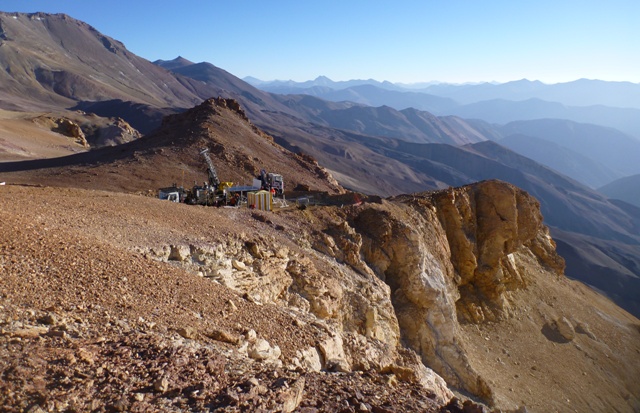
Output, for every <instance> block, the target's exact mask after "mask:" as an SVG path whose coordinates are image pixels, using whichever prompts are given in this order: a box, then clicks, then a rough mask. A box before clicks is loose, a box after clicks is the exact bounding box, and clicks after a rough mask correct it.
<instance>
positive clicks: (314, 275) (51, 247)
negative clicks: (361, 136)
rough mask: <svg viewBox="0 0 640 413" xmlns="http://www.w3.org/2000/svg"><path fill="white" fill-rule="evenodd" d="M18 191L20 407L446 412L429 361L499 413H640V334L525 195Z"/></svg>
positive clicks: (6, 245) (7, 366) (15, 345)
mask: <svg viewBox="0 0 640 413" xmlns="http://www.w3.org/2000/svg"><path fill="white" fill-rule="evenodd" d="M2 190H3V191H5V192H6V195H7V196H3V197H2V198H1V200H0V213H1V214H2V216H3V220H2V224H1V225H2V232H1V234H2V238H1V240H2V241H1V243H0V245H1V247H0V251H1V253H0V265H1V266H2V268H3V270H4V272H5V274H7V276H6V277H3V278H2V280H0V292H1V293H2V296H3V307H2V322H1V327H2V330H1V335H0V352H2V354H4V355H6V356H7V357H1V358H0V360H3V362H2V364H1V367H0V369H1V371H0V374H2V377H3V378H4V380H3V382H2V383H3V385H2V387H1V388H0V397H1V399H0V401H1V402H2V405H3V406H7V408H8V409H9V410H10V411H11V410H13V411H20V410H23V409H25V408H27V407H30V406H35V405H37V406H40V407H42V408H44V409H49V410H55V409H57V410H64V409H68V408H75V409H80V410H83V409H85V410H86V409H93V410H95V409H98V410H100V409H112V410H127V409H128V410H144V409H157V410H164V411H180V410H186V409H192V410H193V409H195V410H206V409H215V408H220V409H221V411H224V409H227V411H234V409H253V410H257V409H260V408H264V409H267V410H270V409H271V410H274V409H279V410H282V411H293V410H295V409H296V408H297V409H299V410H300V411H303V409H307V410H306V411H339V410H343V409H346V410H345V411H367V409H368V410H369V411H406V410H407V409H410V410H412V411H436V410H437V409H438V408H439V407H442V406H445V405H446V404H447V403H449V400H450V399H451V397H452V396H453V395H452V393H451V392H450V390H449V389H447V386H446V385H445V383H444V381H443V380H442V379H440V378H439V376H438V375H436V374H435V373H434V372H433V371H431V370H430V369H429V368H427V367H425V366H429V367H431V368H433V369H434V370H435V371H436V372H437V373H438V374H439V375H440V376H442V377H443V378H444V379H445V380H446V381H447V383H448V385H449V386H451V387H453V388H457V389H460V390H464V391H466V392H468V393H469V394H474V395H475V396H476V397H479V398H480V399H481V400H484V402H485V403H487V404H489V405H493V406H494V408H495V409H501V410H502V411H509V410H516V409H518V408H521V407H522V406H523V405H524V406H527V409H529V410H528V411H549V410H558V411H566V410H578V411H584V410H585V409H588V408H589V407H588V406H601V407H603V409H604V410H607V409H608V410H611V409H613V408H615V409H617V410H619V411H634V409H637V407H638V400H637V398H636V396H634V395H636V394H638V390H639V389H638V388H637V386H638V384H637V383H638V380H637V371H639V369H638V363H639V360H638V358H639V357H638V354H640V348H638V345H637V343H638V340H637V339H638V335H639V334H640V330H639V329H638V320H637V319H635V318H633V317H632V316H630V315H628V314H626V313H624V312H623V311H621V310H619V309H618V308H617V307H616V306H614V305H612V304H611V303H608V302H607V301H606V300H603V299H602V297H599V296H598V295H596V294H594V293H592V292H590V291H589V290H587V289H586V288H583V287H582V286H580V285H579V284H577V283H573V282H571V281H569V280H567V279H565V278H564V277H562V275H561V273H562V268H563V263H562V260H561V259H559V257H558V256H557V255H556V254H555V251H554V248H553V247H554V245H553V241H552V240H551V239H550V237H549V236H548V232H547V231H546V229H545V227H544V226H543V225H542V217H541V216H540V213H539V206H538V204H537V202H536V201H535V200H534V199H532V198H531V197H529V196H528V195H527V194H526V193H525V192H523V191H521V190H519V189H517V188H515V187H513V186H511V185H508V184H505V183H502V182H497V181H489V182H483V183H479V184H476V185H471V186H467V187H462V188H457V189H451V190H447V191H441V192H437V193H424V194H416V195H408V196H402V197H398V198H395V199H391V200H388V201H382V202H381V203H365V204H363V205H359V206H349V207H343V208H339V207H312V208H307V209H306V210H297V209H283V210H279V211H276V212H274V213H265V212H259V211H250V210H246V209H216V208H204V207H194V206H188V205H180V204H172V203H168V202H162V201H159V200H157V199H151V198H147V197H140V196H133V195H125V194H118V193H109V192H101V191H86V190H78V189H59V188H29V187H15V186H5V187H3V189H2ZM27 200H29V202H30V205H31V207H30V208H28V209H25V208H22V207H21V205H24V203H25V202H27ZM489 337H491V338H490V339H489ZM496 352H498V353H497V354H496ZM541 352H542V353H541ZM530 354H535V356H536V358H537V359H536V360H535V361H533V360H531V359H530ZM543 355H544V357H546V359H543V358H542V357H543ZM498 359H500V360H498ZM204 360H208V361H206V362H205V361H204ZM496 360H497V361H496ZM530 364H535V365H534V366H533V367H535V370H531V369H532V368H533V367H532V366H530ZM557 365H560V366H561V367H562V369H558V368H557ZM56 366H58V367H56ZM565 369H566V371H565ZM559 370H561V371H559ZM185 371H189V372H190V373H189V374H188V375H186V374H184V372H185ZM24 372H27V373H28V374H29V375H30V376H31V377H35V378H37V380H34V381H33V382H32V383H26V382H25V381H24V380H23V379H22V378H21V377H24V374H23V373H24ZM575 372H580V374H577V375H576V374H575ZM529 373H531V375H530V374H529ZM582 373H584V374H582ZM541 376H542V377H541ZM576 376H577V377H576ZM545 377H549V378H551V379H552V380H553V382H554V384H555V385H556V386H557V388H558V391H557V392H556V391H549V389H548V386H547V384H546V382H545ZM563 379H564V380H566V381H563ZM541 381H542V382H541ZM98 387H99V388H101V389H102V390H101V391H100V393H99V394H98V393H96V391H97V390H96V389H97V388H98ZM346 389H348V390H346ZM567 400H569V401H567ZM224 406H226V407H224ZM453 408H454V407H453V405H450V406H449V409H453ZM477 408H478V409H481V407H477ZM383 409H386V410H383ZM450 411H456V410H450Z"/></svg>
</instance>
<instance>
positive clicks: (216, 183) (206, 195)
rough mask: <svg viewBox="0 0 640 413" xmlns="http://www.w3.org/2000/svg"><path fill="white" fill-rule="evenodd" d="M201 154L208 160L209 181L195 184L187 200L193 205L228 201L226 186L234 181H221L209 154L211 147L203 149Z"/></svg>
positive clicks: (219, 203) (217, 203)
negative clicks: (200, 184)
mask: <svg viewBox="0 0 640 413" xmlns="http://www.w3.org/2000/svg"><path fill="white" fill-rule="evenodd" d="M200 155H202V156H204V159H205V161H206V162H207V174H208V175H209V182H205V183H204V185H202V186H199V185H194V187H193V189H192V190H191V192H190V193H189V195H188V196H187V200H186V202H187V203H188V204H192V205H222V204H224V203H226V195H227V194H226V188H228V187H230V186H231V185H232V183H231V182H220V178H218V172H217V171H216V168H215V166H213V161H212V160H211V157H210V156H209V149H207V148H205V149H202V150H201V151H200Z"/></svg>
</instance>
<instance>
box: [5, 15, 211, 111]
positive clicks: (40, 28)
mask: <svg viewBox="0 0 640 413" xmlns="http://www.w3.org/2000/svg"><path fill="white" fill-rule="evenodd" d="M0 45H1V47H0V60H2V62H4V63H3V64H4V67H5V70H3V71H2V72H1V73H0V85H1V86H0V104H1V105H2V106H3V107H4V108H6V109H11V110H15V109H21V110H34V108H36V107H37V108H44V109H45V110H46V109H48V108H51V107H56V108H59V107H60V106H63V107H69V106H72V105H73V103H74V102H75V101H81V100H92V101H95V100H108V99H114V98H120V99H123V100H132V101H136V102H144V103H148V104H153V105H157V106H159V107H165V106H176V107H185V106H191V105H193V104H195V103H197V102H198V101H199V100H200V99H199V97H198V96H197V94H196V93H195V92H194V91H193V90H192V87H191V86H190V85H188V83H189V82H186V83H187V84H186V85H185V84H183V83H181V82H180V80H179V79H177V78H176V77H175V76H174V75H172V74H170V73H169V72H167V71H166V70H164V69H162V68H160V67H158V66H156V65H154V64H152V63H151V62H149V61H147V60H145V59H142V58H140V57H138V56H136V55H134V54H132V53H130V52H129V51H128V50H127V49H126V48H125V47H124V45H123V44H122V43H120V42H118V41H116V40H114V39H112V38H110V37H108V36H105V35H103V34H101V33H99V32H98V31H97V30H95V29H94V28H93V27H91V26H89V25H88V24H86V23H83V22H80V21H78V20H75V19H73V18H71V17H69V16H67V15H64V14H45V13H31V14H25V13H4V12H3V13H0ZM190 89H191V90H190Z"/></svg>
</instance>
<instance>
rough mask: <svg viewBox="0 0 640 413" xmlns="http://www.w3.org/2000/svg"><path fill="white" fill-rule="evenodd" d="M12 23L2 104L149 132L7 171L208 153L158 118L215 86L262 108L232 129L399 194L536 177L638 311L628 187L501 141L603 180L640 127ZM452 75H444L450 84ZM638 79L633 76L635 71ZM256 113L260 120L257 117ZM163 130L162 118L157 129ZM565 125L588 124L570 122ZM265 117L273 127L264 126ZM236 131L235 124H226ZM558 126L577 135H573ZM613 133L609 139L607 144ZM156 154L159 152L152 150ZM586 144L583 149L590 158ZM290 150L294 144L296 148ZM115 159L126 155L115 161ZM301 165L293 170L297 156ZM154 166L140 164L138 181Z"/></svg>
mask: <svg viewBox="0 0 640 413" xmlns="http://www.w3.org/2000/svg"><path fill="white" fill-rule="evenodd" d="M0 27H2V36H1V39H0V61H2V62H6V63H5V68H4V69H5V70H4V71H2V72H0V108H3V109H6V110H22V111H49V110H56V111H60V112H64V111H65V110H77V109H78V108H82V110H84V111H92V112H94V113H96V114H98V115H100V114H101V113H105V114H106V113H109V115H108V116H119V117H121V118H123V119H125V120H127V121H129V122H130V123H131V124H132V125H138V126H136V127H140V128H141V129H142V128H144V130H145V132H147V137H146V139H145V138H143V139H145V140H143V141H140V142H138V141H134V142H132V143H131V144H129V145H128V146H127V148H129V149H127V151H124V150H123V152H122V153H120V155H118V156H120V157H125V158H126V159H125V158H121V159H120V161H119V162H116V161H115V160H113V159H109V156H106V155H105V157H103V158H100V159H99V160H98V161H97V162H98V163H99V164H100V168H96V169H95V171H94V170H93V169H91V167H90V166H88V165H85V164H86V163H87V160H86V159H87V158H85V157H82V156H77V157H74V158H73V159H72V161H73V160H74V159H75V160H77V162H75V161H73V162H71V163H70V162H67V161H68V160H66V161H65V162H67V163H66V166H65V168H66V169H65V170H64V172H61V171H60V170H59V169H57V170H55V171H54V170H53V169H51V168H42V169H34V168H36V166H34V165H36V164H34V163H31V164H28V165H27V164H16V163H12V164H2V163H0V180H7V181H8V180H10V177H11V176H12V175H11V174H14V173H18V172H17V171H18V170H25V169H31V172H29V173H30V174H32V175H30V176H32V177H34V179H37V178H41V179H44V177H45V176H46V177H47V179H48V180H49V181H48V182H53V181H55V179H57V178H56V176H57V175H56V174H58V173H61V174H62V175H61V176H64V177H65V179H68V180H69V182H72V181H73V179H71V178H70V177H71V176H77V177H78V180H79V181H80V180H87V177H89V179H88V181H91V178H90V177H91V176H92V175H91V174H92V173H99V172H98V171H103V172H104V173H105V174H110V173H114V174H115V173H117V171H118V170H119V167H118V165H125V164H126V165H129V164H135V163H136V162H138V163H141V164H143V166H145V168H144V169H142V171H143V172H139V174H141V175H142V174H143V173H145V174H146V173H148V174H151V173H153V171H154V168H156V169H157V168H163V167H164V164H166V163H169V164H171V163H172V162H174V161H175V160H176V159H188V158H189V157H191V156H197V154H192V152H193V148H192V147H189V148H186V147H185V148H181V147H180V145H181V142H184V141H185V139H186V138H185V137H184V136H183V135H182V134H183V133H190V130H189V129H188V128H177V129H176V128H174V129H171V128H167V127H166V126H167V125H166V124H165V125H164V126H165V127H164V128H163V129H157V128H159V127H160V126H161V125H162V123H163V122H170V121H171V119H172V118H166V117H165V118H164V120H161V117H160V115H162V114H166V113H178V112H185V111H187V110H188V109H189V108H192V107H193V106H195V105H196V104H199V103H200V102H202V101H203V100H206V99H208V98H211V97H215V96H222V97H224V98H230V99H235V100H236V101H237V102H240V105H241V109H242V113H243V116H244V114H246V117H247V118H248V120H249V121H250V123H241V124H238V123H233V122H230V123H228V125H234V126H233V127H232V129H233V130H234V131H235V129H236V128H246V129H247V130H251V131H252V132H251V136H252V138H251V139H265V142H268V141H269V139H273V141H274V143H275V144H277V145H280V146H281V147H283V148H286V149H287V150H289V151H290V152H291V153H293V154H299V155H298V156H299V157H300V158H299V159H303V160H305V162H306V164H307V165H309V168H312V166H313V161H312V160H311V159H315V160H316V161H317V162H318V164H319V165H320V166H322V167H325V168H327V169H328V170H329V171H330V172H331V174H332V175H333V176H334V177H335V178H336V179H337V180H338V181H339V182H340V183H341V184H342V185H343V186H344V187H347V188H349V189H353V190H357V191H361V192H365V193H369V194H378V195H383V196H388V195H397V194H401V193H409V192H418V191H425V190H431V189H438V188H445V187H447V186H457V185H462V184H467V183H471V182H475V181H478V180H485V179H501V180H504V181H508V182H511V183H513V184H515V185H517V186H519V187H521V188H523V189H525V190H527V191H528V192H529V193H531V194H532V195H533V196H535V197H536V198H537V199H538V200H539V201H540V204H541V209H542V212H543V214H544V216H545V219H546V222H547V224H548V225H550V226H551V227H552V229H553V231H554V232H553V234H554V237H557V239H558V240H559V243H563V244H562V245H565V246H567V251H568V252H567V254H571V255H570V256H571V257H580V256H588V255H589V253H588V251H590V249H594V248H595V249H598V250H599V251H601V252H602V254H603V256H605V257H606V261H605V260H604V259H603V260H591V261H588V262H586V263H585V262H583V263H581V264H578V261H579V260H576V261H575V262H574V263H572V264H570V265H569V266H568V267H567V270H566V272H567V274H568V275H570V276H573V277H576V278H580V279H583V280H585V281H588V282H590V283H591V284H593V285H596V284H597V283H596V281H597V282H599V283H600V284H598V286H599V288H602V289H603V291H605V292H607V293H608V294H610V296H612V297H614V298H615V299H617V300H618V302H619V303H620V304H621V305H623V306H625V308H627V309H629V310H631V311H634V312H635V314H640V301H639V300H638V297H639V296H640V285H639V284H638V279H639V278H640V211H639V210H638V208H635V207H633V206H632V205H630V204H628V203H626V202H623V201H609V200H608V199H607V198H606V197H605V196H603V195H601V194H599V193H597V192H595V191H594V190H593V189H590V188H589V187H587V186H586V185H585V184H582V183H580V182H578V181H577V180H574V179H571V178H569V177H567V176H565V175H563V174H561V173H559V172H557V171H556V170H554V169H552V168H551V167H548V166H545V165H542V164H541V163H540V162H536V161H535V160H532V159H529V158H527V157H525V156H523V155H521V154H518V153H516V152H514V151H512V150H510V149H508V148H507V147H506V146H505V145H501V144H500V141H501V139H505V144H507V143H510V144H511V145H512V146H515V145H516V143H515V142H517V141H520V143H522V141H523V140H525V141H526V139H527V138H523V137H527V136H528V137H532V138H534V139H533V140H532V142H533V144H534V145H535V144H536V143H537V144H540V145H544V144H545V142H551V144H550V145H549V146H548V147H549V148H550V149H549V150H556V151H557V150H560V149H559V146H561V147H562V148H565V149H566V150H567V152H566V153H567V154H569V153H571V154H572V155H571V156H572V159H575V160H576V162H582V161H585V162H586V161H587V160H586V159H585V158H588V159H590V160H591V161H592V162H594V163H591V164H590V165H592V167H587V169H588V170H587V171H585V170H584V168H583V169H582V170H580V168H573V169H571V171H572V172H571V173H572V174H573V173H575V175H576V176H580V177H581V179H580V180H581V181H583V179H585V180H587V179H586V178H585V177H584V175H588V173H592V172H593V171H594V170H593V168H595V167H596V166H597V167H599V168H602V170H603V171H608V172H607V173H608V174H610V175H608V176H606V177H603V178H602V179H600V180H599V181H597V180H594V178H593V177H590V178H589V180H591V182H592V184H591V185H594V186H596V185H599V184H600V183H601V182H605V181H607V180H608V179H612V178H613V179H615V176H617V174H628V173H630V172H633V165H632V162H630V161H629V159H632V157H633V156H634V155H635V154H636V152H635V151H636V150H637V146H636V145H635V143H634V142H635V140H634V138H633V137H630V136H627V135H625V134H624V133H622V132H619V131H614V130H611V129H607V128H602V127H596V126H594V125H585V124H578V123H576V122H573V121H566V120H565V121H563V122H560V123H554V122H548V121H544V122H538V121H537V120H536V121H533V122H531V123H530V124H527V123H526V122H523V123H516V124H512V125H510V126H509V125H493V124H491V123H489V122H486V121H481V120H477V119H476V120H465V119H463V118H461V117H456V116H442V115H438V113H430V112H428V111H424V110H419V109H416V108H410V109H409V108H403V109H402V110H398V109H396V108H394V107H393V106H392V105H391V104H387V105H386V106H385V105H380V106H376V107H372V106H368V105H366V104H364V103H362V102H332V101H327V100H325V99H323V98H320V97H318V96H309V95H305V94H303V93H299V94H295V95H280V94H275V93H269V92H266V91H264V90H260V89H258V88H256V87H254V86H252V85H250V84H248V83H246V82H245V81H243V80H241V79H238V78H237V77H235V76H233V75H232V74H230V73H228V72H226V71H224V70H222V69H220V68H218V67H216V66H214V65H212V64H210V63H206V62H202V63H192V62H190V61H188V60H186V59H184V58H177V59H174V60H168V61H157V62H156V64H153V63H151V62H148V61H146V60H144V59H142V58H140V57H137V56H135V55H133V54H132V53H131V52H129V51H127V50H126V48H125V47H124V46H123V45H122V44H121V43H119V42H117V41H116V40H113V39H111V38H109V37H107V36H104V35H102V34H100V33H99V32H98V31H96V30H95V29H94V28H92V27H91V26H89V25H87V24H85V23H82V22H79V21H77V20H75V19H73V18H70V17H68V16H65V15H47V14H9V13H0ZM169 69H170V70H169ZM321 80H322V81H323V82H325V83H327V84H325V85H313V86H311V87H317V88H322V87H325V88H326V87H329V86H328V85H331V82H329V81H328V80H326V79H321ZM589 84H590V83H588V85H589ZM524 85H526V83H525V84H524ZM524 85H521V86H524ZM494 86H498V85H489V84H485V85H475V86H473V85H469V86H465V88H470V90H475V91H476V92H474V93H479V92H478V91H479V90H483V88H489V89H491V88H493V87H494ZM534 86H535V88H537V87H538V85H534ZM371 87H375V88H378V89H380V90H381V91H383V92H381V93H380V97H381V98H382V97H384V96H386V98H388V99H391V98H395V97H397V96H399V95H394V94H391V93H392V92H393V93H398V94H405V93H406V94H407V95H406V96H409V97H410V98H412V99H417V95H416V92H415V91H407V90H405V91H402V90H399V89H397V87H395V86H393V85H387V84H385V83H381V84H374V83H373V82H369V83H361V84H351V85H349V86H348V88H355V91H356V92H358V96H361V97H363V98H364V97H367V98H368V99H373V98H374V97H375V96H374V95H372V91H371V90H370V88H371ZM433 87H434V88H435V85H434V86H433ZM443 87H444V86H442V85H441V86H440V89H442V88H443ZM461 87H462V86H461ZM475 87H477V88H479V89H476V88H475ZM630 87H631V88H632V89H633V85H631V86H630ZM431 88H432V87H429V88H428V89H431ZM344 90H346V88H345V89H344ZM433 90H436V91H437V90H439V89H438V88H435V89H433ZM447 90H449V89H447ZM460 90H462V89H460ZM499 90H502V89H499ZM374 92H375V91H374ZM449 92H451V90H449ZM429 93H430V94H432V95H433V96H436V95H435V94H434V93H431V92H429ZM449 94H450V95H451V93H449ZM530 98H531V99H539V97H530ZM452 99H453V101H452ZM456 99H460V98H459V97H456V96H439V97H436V98H432V97H429V96H427V100H425V104H433V105H436V106H437V105H444V106H446V105H450V104H452V102H453V103H455V102H456ZM429 102H431V103H429ZM585 102H586V99H585ZM396 103H397V102H396ZM396 103H394V104H396ZM558 104H560V105H561V106H562V105H564V103H558ZM554 105H556V104H554ZM461 107H463V106H455V107H454V108H453V109H455V108H461ZM479 107H480V108H482V106H479ZM630 110H637V109H630ZM188 113H193V115H192V116H194V119H191V120H192V121H193V122H200V121H202V123H198V124H199V125H202V126H201V127H202V128H203V130H204V129H207V126H206V125H207V122H213V121H215V118H206V119H200V118H199V117H198V116H200V115H198V113H199V112H188ZM114 114H115V115H114ZM105 116H106V115H105ZM492 116H497V115H495V114H493V115H492ZM187 120H189V119H187ZM187 123H188V122H187ZM239 125H240V126H239ZM218 126H219V125H217V126H216V127H215V128H213V126H212V128H211V132H213V131H215V133H225V128H224V127H223V128H219V127H218ZM256 126H257V127H258V128H260V130H259V131H256V130H253V129H252V128H253V127H256ZM153 130H155V132H151V131H153ZM566 130H574V131H577V133H575V134H573V135H571V134H568V133H565V132H563V131H566ZM262 131H265V132H266V133H268V134H269V137H268V138H265V137H266V135H263V132H262ZM554 131H555V132H554ZM232 132H233V131H232V130H231V129H229V131H228V132H227V133H232ZM556 132H557V135H554V133H556ZM207 133H209V132H207ZM514 136H515V137H514ZM160 138H162V139H163V142H164V143H163V145H164V146H163V147H162V148H157V147H154V146H153V145H151V144H150V146H149V147H144V145H145V142H146V143H149V141H151V140H153V139H160ZM227 138H228V137H227ZM560 138H563V139H566V140H565V141H562V142H561V141H560ZM587 138H588V139H589V140H588V141H587V140H586V139H587ZM229 139H230V138H229ZM229 142H232V140H230V141H229ZM581 142H582V145H583V146H593V147H594V148H596V150H595V151H593V152H587V153H585V150H586V149H585V148H580V145H581ZM605 142H608V143H609V145H610V146H611V148H606V144H604V143H605ZM138 145H139V146H138ZM172 145H173V146H175V148H174V150H172V151H168V150H167V149H166V148H168V147H171V146H172ZM602 145H605V146H602ZM625 145H628V146H625ZM525 146H526V145H525ZM134 148H135V149H134ZM224 148H225V145H223V144H221V145H220V147H219V148H218V149H219V151H218V152H216V153H215V154H214V155H215V156H216V161H218V162H220V163H221V164H222V165H225V168H228V169H233V168H241V169H242V168H245V169H246V170H247V171H248V169H251V168H250V166H251V167H258V165H259V164H260V163H267V162H271V163H269V165H273V167H275V168H277V164H278V163H277V162H276V161H273V160H270V161H267V160H265V159H263V158H264V157H265V156H268V155H266V152H261V151H259V150H252V151H248V150H246V151H244V150H243V149H242V148H241V147H239V148H238V149H237V151H236V152H237V153H236V152H234V155H233V157H231V156H230V155H229V154H226V155H225V151H224ZM597 148H600V149H597ZM616 148H619V149H618V151H622V152H624V154H623V155H624V156H621V157H619V158H615V157H614V160H612V159H611V157H612V156H614V155H613V154H614V153H615V152H616ZM118 149H120V148H118V147H116V148H113V149H109V148H107V149H104V150H100V152H95V153H93V155H92V156H99V154H108V153H110V154H118V153H119V151H118ZM160 149H163V150H164V151H165V152H162V151H160ZM608 149H611V151H608ZM156 150H157V152H154V151H156ZM523 150H524V149H523ZM569 151H570V152H569ZM530 152H532V153H533V151H531V150H530ZM541 152H544V151H541ZM90 154H92V152H90ZM150 154H151V155H153V156H149V157H146V156H143V155H150ZM174 154H175V156H174ZM300 154H301V155H300ZM543 154H544V153H543ZM178 155H179V156H178ZM601 155H602V156H601ZM85 156H88V155H85ZM532 156H533V155H532ZM580 156H582V157H583V158H582V160H581V161H580V159H581V158H580ZM113 157H114V158H117V157H116V156H115V155H113ZM89 158H90V156H89ZM543 158H544V161H545V162H544V163H545V164H547V163H551V162H552V161H553V159H551V158H550V157H541V159H543ZM290 159H294V160H295V159H296V158H295V156H292V157H291V158H290ZM636 159H640V156H638V157H636ZM243 160H245V161H246V162H245V163H243ZM51 162H53V164H55V165H57V166H60V165H59V164H56V162H60V161H51ZM111 162H115V163H113V165H110V163H111ZM123 162H124V164H123ZM184 162H187V161H186V160H185V161H184ZM296 162H297V161H296ZM612 163H613V164H615V165H613V166H615V167H612ZM53 164H52V165H53ZM193 165H194V164H193V163H192V164H191V166H190V168H193V167H194V166H193ZM176 168H177V169H176ZM179 169H180V168H179V165H177V166H175V165H174V166H172V170H175V171H178V170H179ZM243 170H244V169H243ZM291 171H294V169H293V166H291ZM219 172H221V171H219ZM229 172H230V173H231V172H232V171H229ZM136 173H138V172H136ZM247 173H248V172H247ZM291 173H294V172H291ZM319 173H320V172H319ZM567 173H568V172H567ZM203 174H204V172H203ZM611 174H613V175H611ZM142 178H143V177H138V178H137V180H136V182H138V181H139V180H140V179H142ZM177 178H178V177H176V179H177ZM144 179H145V180H146V181H147V182H155V181H154V180H153V179H156V177H148V176H145V177H144ZM96 181H97V179H96ZM130 181H131V180H130ZM134 183H135V182H133V181H132V182H127V180H118V185H120V187H119V188H120V189H123V190H127V189H128V190H136V191H137V190H140V188H139V184H140V183H139V182H138V184H137V185H135V187H134ZM128 185H129V187H127V186H128ZM154 189H155V188H154ZM578 241H579V242H578ZM613 245H616V247H615V248H614V247H613ZM568 262H569V261H568ZM584 265H587V269H588V270H589V269H590V268H591V267H593V272H590V273H589V274H592V273H596V272H597V273H598V277H597V280H595V281H594V279H587V275H586V274H585V272H584V271H585V268H584ZM596 269H597V271H596ZM589 271H590V270H589ZM603 280H604V281H603ZM607 286H608V287H607ZM604 287H606V288H604Z"/></svg>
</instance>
